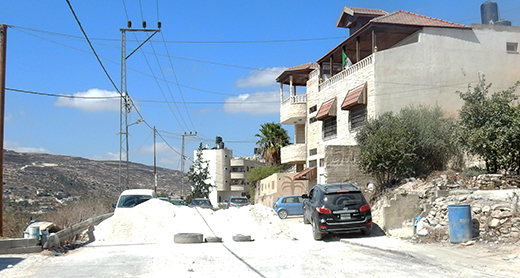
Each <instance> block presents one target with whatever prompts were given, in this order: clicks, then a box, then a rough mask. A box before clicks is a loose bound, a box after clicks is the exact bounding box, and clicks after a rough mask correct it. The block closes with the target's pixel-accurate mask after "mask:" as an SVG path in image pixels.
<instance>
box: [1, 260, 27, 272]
mask: <svg viewBox="0 0 520 278" xmlns="http://www.w3.org/2000/svg"><path fill="white" fill-rule="evenodd" d="M23 260H24V259H23V258H0V271H2V270H4V269H6V268H7V267H8V266H9V265H11V266H14V265H16V264H18V263H20V262H21V261H23Z"/></svg>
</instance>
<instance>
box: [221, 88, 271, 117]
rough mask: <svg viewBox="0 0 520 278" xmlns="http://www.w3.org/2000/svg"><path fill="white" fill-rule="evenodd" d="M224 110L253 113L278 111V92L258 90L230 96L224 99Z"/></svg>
mask: <svg viewBox="0 0 520 278" xmlns="http://www.w3.org/2000/svg"><path fill="white" fill-rule="evenodd" d="M224 111H226V112H227V113H233V114H235V113H249V114H253V115H261V114H275V113H280V93H279V92H259V93H254V94H241V95H239V96H237V97H230V98H227V99H226V100H225V103H224Z"/></svg>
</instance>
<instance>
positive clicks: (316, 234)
mask: <svg viewBox="0 0 520 278" xmlns="http://www.w3.org/2000/svg"><path fill="white" fill-rule="evenodd" d="M312 237H313V238H314V240H322V239H323V233H321V232H320V231H319V228H318V227H317V225H316V223H314V224H312Z"/></svg>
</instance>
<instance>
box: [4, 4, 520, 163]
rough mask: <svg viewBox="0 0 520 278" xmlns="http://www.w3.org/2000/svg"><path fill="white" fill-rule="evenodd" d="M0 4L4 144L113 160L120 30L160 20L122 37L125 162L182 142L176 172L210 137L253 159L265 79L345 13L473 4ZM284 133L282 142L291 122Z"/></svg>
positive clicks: (275, 96)
mask: <svg viewBox="0 0 520 278" xmlns="http://www.w3.org/2000/svg"><path fill="white" fill-rule="evenodd" d="M2 2H3V3H2V8H1V9H0V23H3V24H7V25H9V28H8V30H7V58H6V61H7V63H6V93H5V114H4V149H7V150H14V151H17V152H41V153H50V154H56V155H68V156H78V157H84V158H88V159H94V160H119V159H120V151H121V150H123V154H124V153H125V152H124V151H125V149H126V148H125V146H124V144H123V148H122V149H121V148H120V146H121V145H120V127H121V125H120V115H121V112H120V102H119V96H120V93H119V92H120V91H121V48H122V43H121V42H122V32H121V30H120V29H121V28H127V21H128V20H130V21H132V24H133V25H132V27H133V28H137V29H142V21H146V23H147V28H148V29H156V28H157V22H158V21H160V22H161V24H162V26H161V29H160V32H158V33H156V34H155V35H153V36H152V37H151V38H150V40H148V41H146V42H145V43H144V44H142V43H143V42H144V41H145V40H146V39H147V38H148V37H149V36H150V35H152V33H151V32H125V34H126V54H127V55H128V54H130V53H131V52H132V51H134V50H136V49H137V48H138V46H139V45H140V44H142V46H141V47H139V49H137V51H135V52H134V53H132V55H130V56H129V57H127V59H126V66H127V70H126V89H127V92H128V95H129V96H130V97H131V99H132V102H133V103H134V104H135V106H133V107H132V109H131V111H130V113H129V114H128V122H127V123H128V145H129V155H128V159H129V160H130V161H132V162H137V163H142V164H146V165H154V157H155V161H156V163H157V166H159V167H164V168H169V169H173V170H181V163H180V157H181V156H180V154H181V152H182V142H183V138H184V142H185V144H184V150H185V155H186V156H188V157H189V159H188V161H187V162H186V168H185V169H184V170H185V171H187V170H188V166H189V165H190V161H189V160H190V159H193V156H194V151H195V150H196V149H197V147H198V146H199V144H201V143H202V144H203V145H204V146H205V145H208V146H210V147H213V146H215V137H216V136H220V137H222V139H223V141H224V143H225V147H226V148H228V149H232V150H233V155H234V156H235V157H247V156H252V155H253V151H254V148H255V147H256V145H255V143H256V142H257V141H258V138H257V137H255V134H257V133H259V129H260V128H261V125H262V124H264V123H267V122H275V123H279V122H280V114H279V107H280V95H279V94H280V93H279V88H280V86H279V84H277V83H276V77H277V76H278V75H279V74H280V73H282V72H283V70H284V69H286V68H289V67H293V66H297V65H300V64H304V63H308V62H315V61H316V60H318V59H319V58H321V57H322V56H323V55H325V54H326V53H327V52H328V51H329V50H331V49H332V48H333V47H335V46H336V45H338V44H339V43H340V42H341V41H343V40H344V39H346V38H347V37H348V35H349V31H348V29H344V28H337V27H336V26H335V24H336V21H337V19H338V18H339V16H340V13H341V11H342V9H343V7H344V6H349V7H360V8H377V9H382V10H385V11H387V12H393V11H396V10H405V11H410V12H414V13H418V14H421V15H425V16H430V17H434V18H439V19H443V20H447V21H451V22H456V23H461V24H465V25H470V24H471V23H480V5H481V3H483V2H484V1H451V0H450V1H448V0H438V1H427V0H423V1H416V0H413V1H408V0H403V1H385V0H380V1H378V0H374V1H361V0H360V1H345V0H343V1H339V0H326V1H309V0H285V1H279V0H276V1H275V0H263V1H236V0H235V1H231V0H220V1H205V0H200V1H196V0H194V1H173V0H117V1H116V0H111V1H106V0H90V1H85V0H83V1H79V0H69V3H70V6H72V10H73V11H74V13H73V12H72V10H71V8H70V7H69V4H68V3H67V1H66V0H63V1H57V0H46V1H37V0H27V1H2ZM496 2H497V3H498V9H499V16H500V18H501V19H508V20H511V21H512V23H513V25H515V26H520V2H518V1H517V0H504V1H496ZM74 14H75V16H74ZM76 18H77V20H76ZM80 26H81V27H82V28H83V30H84V33H85V34H86V36H87V37H88V39H89V40H88V41H87V39H86V38H85V35H84V33H83V31H82V29H81V28H80ZM89 42H90V44H89ZM90 45H92V48H93V49H94V50H92V48H91V46H90ZM94 51H95V52H94ZM99 61H100V62H101V63H100V62H99ZM140 119H143V120H144V121H140V122H139V123H137V122H138V120H140ZM154 127H155V129H156V130H157V132H156V133H155V134H156V136H155V140H154V131H153V130H154ZM284 128H285V129H287V131H288V133H289V135H290V136H291V137H292V136H293V131H294V130H293V126H284ZM183 135H185V136H183ZM154 141H155V144H154ZM154 145H155V148H154ZM154 149H155V150H154ZM154 154H155V156H154ZM123 160H125V156H124V155H123Z"/></svg>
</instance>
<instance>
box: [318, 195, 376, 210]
mask: <svg viewBox="0 0 520 278" xmlns="http://www.w3.org/2000/svg"><path fill="white" fill-rule="evenodd" d="M323 202H324V205H325V206H326V207H328V208H330V209H332V210H338V209H343V208H345V207H348V206H353V208H359V207H360V206H362V205H363V204H365V203H366V201H365V198H364V197H363V194H362V193H361V192H348V193H345V192H342V193H331V194H326V195H325V198H323Z"/></svg>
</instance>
